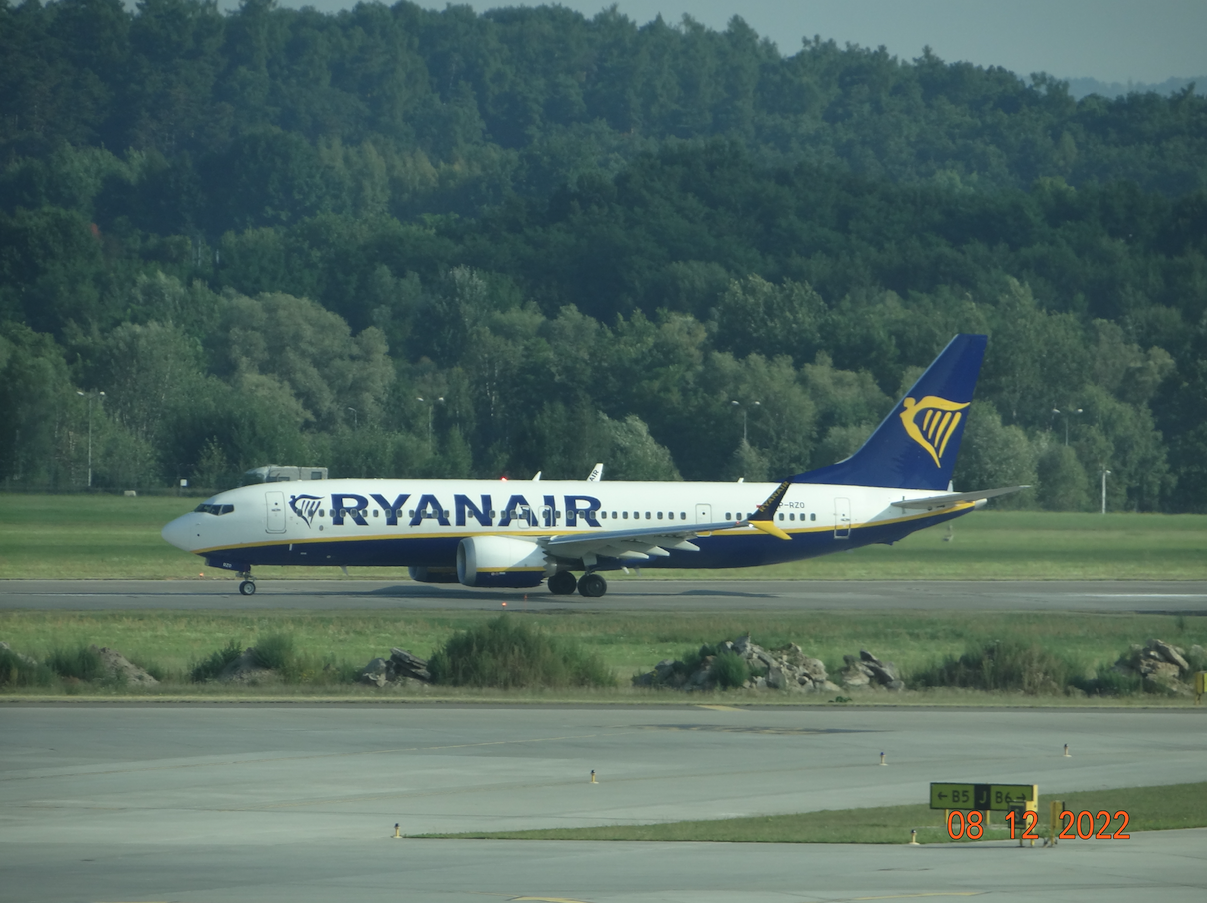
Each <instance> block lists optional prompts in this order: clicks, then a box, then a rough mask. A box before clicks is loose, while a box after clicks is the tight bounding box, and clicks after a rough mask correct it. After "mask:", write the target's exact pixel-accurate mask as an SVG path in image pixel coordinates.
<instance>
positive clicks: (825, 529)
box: [193, 502, 976, 570]
mask: <svg viewBox="0 0 1207 903" xmlns="http://www.w3.org/2000/svg"><path fill="white" fill-rule="evenodd" d="M975 505H976V502H958V503H956V504H955V505H952V506H951V507H950V508H943V509H941V510H939V511H926V512H923V513H922V514H906V515H904V516H902V517H890V518H885V519H884V520H875V521H865V522H864V523H862V524H851V525H850V529H851V530H859V529H862V528H865V527H879V526H882V525H887V524H902V523H906V522H908V521H913V520H922V519H923V518H927V517H935V516H936V515H938V514H944V513H947V512H952V511H965V510H968V509H969V508H973V507H975ZM400 529H401V525H400ZM454 529H460V528H454ZM835 529H836V527H835V526H834V525H833V524H828V525H819V526H816V527H788V528H786V529H785V530H784V532H785V533H789V534H795V533H832V532H834V530H835ZM594 532H595V531H594V530H593V529H576V530H549V529H539V528H538V529H535V530H524V531H523V532H519V531H514V530H491V531H489V532H486V531H484V532H481V533H479V532H473V533H464V532H462V533H453V532H450V533H427V532H425V533H405V534H402V533H374V534H372V535H369V536H311V537H307V538H306V539H288V538H282V539H275V540H265V541H263V542H245V543H240V544H238V545H233V546H212V547H210V548H207V549H194V550H193V554H194V555H210V554H214V553H216V552H229V551H231V550H232V549H261V548H265V547H267V546H282V545H295V546H301V545H312V544H314V543H319V542H366V541H371V540H393V539H454V538H462V539H464V538H465V537H467V536H511V537H514V538H516V539H522V538H524V537H528V538H530V539H540V538H543V537H551V536H582V537H583V538H589V537H590V536H591V535H592V533H594ZM680 532H684V531H681V530H667V533H680ZM759 532H760V531H757V530H755V528H754V527H726V528H724V529H721V530H711V531H708V532H707V533H701V534H699V535H701V536H751V535H758V533H759ZM643 538H650V539H652V538H653V537H652V536H651V537H641V536H635V537H633V539H634V540H640V539H643ZM621 541H623V540H621ZM536 570H540V568H537V569H536Z"/></svg>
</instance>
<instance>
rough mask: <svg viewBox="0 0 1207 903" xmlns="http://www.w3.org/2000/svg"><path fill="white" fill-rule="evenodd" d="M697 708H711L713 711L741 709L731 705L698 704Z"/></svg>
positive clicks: (736, 710) (735, 710) (738, 710)
mask: <svg viewBox="0 0 1207 903" xmlns="http://www.w3.org/2000/svg"><path fill="white" fill-rule="evenodd" d="M696 708H698V709H712V710H713V711H714V712H740V711H742V710H741V709H738V708H734V707H733V706H731V705H698V706H696Z"/></svg>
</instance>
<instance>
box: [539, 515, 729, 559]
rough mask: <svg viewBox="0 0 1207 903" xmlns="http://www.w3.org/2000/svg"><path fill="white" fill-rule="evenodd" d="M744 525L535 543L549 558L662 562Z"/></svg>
mask: <svg viewBox="0 0 1207 903" xmlns="http://www.w3.org/2000/svg"><path fill="white" fill-rule="evenodd" d="M744 523H745V522H744V521H736V520H728V521H718V522H717V523H712V524H684V525H683V526H682V527H679V528H675V527H672V526H670V525H669V524H667V525H665V526H658V527H637V528H635V529H629V530H592V531H591V532H589V533H570V534H567V535H565V536H551V537H549V538H548V539H541V540H538V542H539V543H540V544H541V545H542V546H544V547H545V549H546V550H548V551H549V552H550V554H553V555H557V556H559V557H562V558H582V557H583V556H584V555H594V556H596V557H602V558H636V559H641V560H646V559H650V558H665V557H667V556H668V555H670V552H669V551H668V549H676V550H678V551H685V552H698V551H700V547H699V546H698V545H696V544H695V543H693V542H692V541H691V540H693V539H695V538H696V537H697V536H699V535H700V534H701V533H712V532H713V531H714V530H731V529H733V528H734V527H740V526H742V525H743V524H744Z"/></svg>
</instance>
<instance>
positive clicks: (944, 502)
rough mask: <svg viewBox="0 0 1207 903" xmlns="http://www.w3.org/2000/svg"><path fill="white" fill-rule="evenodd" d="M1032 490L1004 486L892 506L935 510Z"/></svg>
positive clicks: (904, 501)
mask: <svg viewBox="0 0 1207 903" xmlns="http://www.w3.org/2000/svg"><path fill="white" fill-rule="evenodd" d="M1030 488H1031V487H1030V486H1004V487H1002V488H1001V489H981V490H979V491H976V492H945V493H943V494H942V495H928V496H927V497H926V498H922V499H902V500H901V501H899V502H893V503H892V504H893V507H895V508H907V509H918V508H921V509H924V510H925V509H930V510H933V509H935V508H950V507H951V506H952V505H958V504H960V503H961V502H979V501H983V500H985V499H992V498H997V497H998V496H999V495H1010V494H1011V493H1013V492H1020V491H1022V490H1023V489H1030Z"/></svg>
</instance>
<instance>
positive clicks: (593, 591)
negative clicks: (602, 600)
mask: <svg viewBox="0 0 1207 903" xmlns="http://www.w3.org/2000/svg"><path fill="white" fill-rule="evenodd" d="M575 589H577V590H578V593H579V595H580V596H585V597H586V598H588V599H598V598H599V597H600V596H602V595H603V594H604V593H606V592H607V591H608V581H606V580H604V578H603V577H601V576H600V575H599V574H596V573H586V574H583V575H582V577H581V578H579V579H578V580H575V579H574V575H573V574H572V573H570V572H569V571H558V572H557V573H556V574H554V575H553V576H552V577H550V578H549V592H551V593H553V595H555V596H569V595H573V593H574V590H575Z"/></svg>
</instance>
